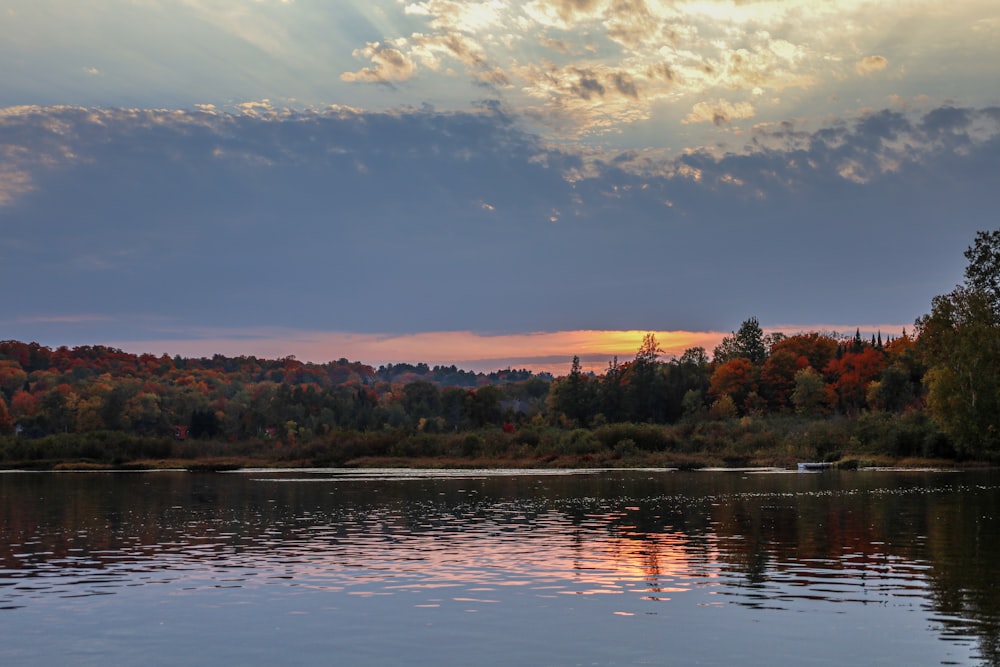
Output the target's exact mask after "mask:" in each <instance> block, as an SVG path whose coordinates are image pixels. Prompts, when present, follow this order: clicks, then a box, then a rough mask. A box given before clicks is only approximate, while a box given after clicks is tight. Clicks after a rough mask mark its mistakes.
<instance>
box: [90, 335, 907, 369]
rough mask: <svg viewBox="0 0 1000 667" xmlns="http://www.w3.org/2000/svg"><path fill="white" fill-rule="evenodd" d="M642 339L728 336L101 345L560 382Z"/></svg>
mask: <svg viewBox="0 0 1000 667" xmlns="http://www.w3.org/2000/svg"><path fill="white" fill-rule="evenodd" d="M856 329H857V330H859V331H860V332H861V333H862V335H863V336H866V337H867V336H870V335H875V333H876V331H877V332H880V333H881V335H882V336H886V335H888V334H892V335H895V334H896V333H898V332H899V331H901V330H903V329H904V328H903V327H900V326H897V325H891V324H886V325H862V326H860V327H855V326H850V327H846V326H832V325H823V326H817V327H795V326H790V325H782V326H779V327H767V326H765V327H764V330H765V333H775V332H781V333H784V334H786V335H793V334H796V333H802V332H807V331H819V332H831V333H830V335H838V334H836V333H833V332H837V331H841V332H850V333H851V334H853V332H854V331H855V330H856ZM647 334H653V335H654V336H656V340H657V343H658V344H659V346H660V349H661V355H660V359H661V360H669V359H672V358H676V357H679V356H680V355H682V354H683V353H684V351H685V350H688V349H691V348H694V347H701V348H703V349H704V350H705V351H706V352H707V353H708V354H709V355H711V354H712V351H713V350H714V349H715V347H716V346H717V345H718V344H719V343H720V342H722V339H723V338H724V337H725V336H729V335H732V332H731V331H650V330H645V329H628V330H596V329H578V330H571V331H539V332H531V333H509V334H490V333H478V332H473V331H428V332H419V333H404V334H385V333H349V332H336V331H303V330H295V329H283V328H256V329H200V330H190V331H184V332H181V331H178V332H176V335H175V337H166V338H157V339H150V340H130V341H110V342H107V343H106V344H108V345H111V346H113V347H117V348H121V349H123V350H125V351H128V352H133V353H137V354H141V353H151V354H164V353H166V354H169V355H171V356H173V355H175V354H179V355H181V356H184V357H211V356H213V355H215V354H222V355H225V356H241V355H246V356H256V357H261V358H271V359H274V358H281V357H287V356H290V355H291V356H294V357H296V358H297V359H299V360H300V361H307V362H313V363H325V362H328V361H335V360H337V359H347V360H349V361H356V362H361V363H364V364H368V365H370V366H373V367H375V368H378V367H379V366H382V365H385V364H398V363H409V364H417V363H426V364H428V365H430V366H432V367H433V366H451V365H454V366H457V367H458V368H460V369H463V370H467V371H475V372H484V373H489V372H492V371H497V370H502V369H505V368H513V369H527V370H530V371H532V372H535V373H543V372H544V373H551V374H553V375H555V376H557V377H558V376H561V375H566V374H567V373H568V372H569V370H570V365H571V364H572V360H573V357H574V356H576V357H579V358H580V367H581V369H582V370H583V371H584V372H585V373H591V372H593V373H595V374H598V375H600V374H603V373H604V371H605V370H607V367H608V363H609V362H611V361H612V360H614V359H615V358H617V359H618V361H619V362H620V363H622V362H626V361H629V360H630V359H633V358H634V357H635V354H636V352H638V350H639V348H640V347H641V345H642V341H643V338H644V337H645V336H646V335H647Z"/></svg>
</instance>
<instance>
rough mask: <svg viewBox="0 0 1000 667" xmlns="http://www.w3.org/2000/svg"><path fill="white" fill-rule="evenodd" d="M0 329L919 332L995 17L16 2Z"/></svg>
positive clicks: (849, 5) (138, 332) (896, 11)
mask: <svg viewBox="0 0 1000 667" xmlns="http://www.w3.org/2000/svg"><path fill="white" fill-rule="evenodd" d="M0 62H3V63H4V66H3V68H0V285H2V286H3V305H2V306H0V339H16V340H23V341H37V342H39V343H41V344H43V345H49V346H53V347H55V346H60V345H68V346H74V345H94V344H102V345H111V346H114V347H120V348H122V349H125V350H127V351H131V352H151V353H154V354H160V353H168V354H171V355H173V354H181V355H182V356H211V355H212V354H215V353H219V354H226V355H240V354H253V355H257V356H264V357H281V356H287V355H295V356H296V357H297V358H299V359H302V360H309V361H317V362H323V361H329V360H335V359H339V358H348V359H350V360H352V361H362V362H365V363H370V364H373V365H376V366H377V365H380V364H383V363H389V362H391V363H398V362H410V363H417V362H426V363H430V364H431V365H435V364H445V365H450V364H452V363H455V364H457V365H459V366H460V367H463V368H467V369H470V370H485V371H488V370H496V369H498V368H506V367H508V366H510V367H514V368H531V369H534V370H549V371H551V372H554V373H556V374H561V373H565V372H566V371H568V369H569V363H570V360H571V358H572V357H573V356H574V355H578V356H579V357H580V358H581V360H582V362H583V365H584V368H585V369H590V370H595V371H598V372H600V370H601V369H603V368H605V367H606V366H607V363H608V361H609V360H611V359H612V358H613V357H614V356H618V357H619V358H620V359H621V360H627V359H629V358H631V357H632V356H634V354H635V352H636V351H637V350H638V347H639V344H640V343H641V341H642V336H643V334H644V333H646V332H655V333H656V335H657V337H658V340H659V341H660V343H661V346H662V347H663V349H664V357H669V356H670V355H673V354H679V353H680V352H682V351H683V350H684V349H686V348H688V347H693V346H702V347H705V348H706V349H707V350H708V351H709V352H711V350H712V348H713V347H714V346H715V345H716V344H717V343H718V342H719V340H720V339H721V337H722V336H723V335H726V334H728V333H730V332H731V331H733V330H735V329H737V328H738V327H739V325H740V323H741V322H742V321H743V320H745V319H747V318H749V317H756V318H758V320H759V321H760V323H761V325H762V326H763V328H764V329H765V331H784V332H787V333H794V332H800V331H822V332H836V333H843V334H849V335H853V333H854V331H855V330H856V329H860V330H861V331H862V332H865V334H866V335H868V333H870V332H875V331H881V332H882V333H883V334H885V335H898V334H899V333H901V331H902V329H903V328H904V327H905V328H906V329H907V330H912V326H913V322H914V320H915V319H916V318H918V317H920V316H921V315H922V314H924V313H926V312H928V311H929V309H930V302H931V299H932V298H933V297H934V296H935V295H938V294H943V293H947V292H948V291H950V290H951V289H952V288H953V287H954V286H955V284H956V283H958V282H960V281H961V280H962V271H963V269H964V266H965V258H964V257H963V254H962V253H963V251H964V250H965V249H966V248H967V247H968V246H969V245H971V243H972V241H973V239H974V236H975V232H976V231H977V230H987V229H995V228H996V227H997V220H998V216H997V211H998V210H1000V65H998V64H997V63H1000V8H998V7H997V5H996V2H995V0H954V1H953V2H950V3H947V4H942V3H939V2H923V1H918V0H912V1H911V0H905V1H904V0H898V1H897V0H888V1H880V2H867V1H861V0H831V1H828V2H815V1H814V0H727V1H721V0H702V1H692V2H679V1H669V0H528V1H523V2H515V1H507V0H487V1H484V2H464V1H460V0H426V1H423V2H413V1H410V0H364V1H363V2H362V1H354V0H337V1H336V2H331V1H329V0H74V1H73V2H72V3H68V2H64V1H63V0H5V1H4V2H3V3H2V5H0Z"/></svg>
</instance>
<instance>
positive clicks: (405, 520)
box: [0, 470, 1000, 666]
mask: <svg viewBox="0 0 1000 667" xmlns="http://www.w3.org/2000/svg"><path fill="white" fill-rule="evenodd" d="M998 499H1000V477H998V476H997V475H996V474H995V473H990V472H932V471H923V472H914V471H907V472H879V471H858V472H850V473H847V472H845V473H837V472H833V471H824V472H822V473H815V474H811V473H791V474H777V473H775V474H762V473H758V472H754V471H741V472H732V471H729V472H684V473H681V472H671V471H662V470H642V471H568V472H552V471H546V472H541V471H539V472H535V473H531V474H529V473H524V472H518V471H491V472H487V471H460V472H440V471H439V472H432V471H386V470H376V471H359V470H308V471H292V472H288V471H284V472H283V471H244V472H239V473H227V474H196V473H186V472H155V473H6V474H0V664H3V665H37V664H73V665H102V666H103V665H131V664H144V665H160V664H162V665H177V664H185V665H218V664H242V665H275V664H280V665H306V664H308V665H315V664H316V663H317V661H319V662H320V663H321V664H343V665H513V664H519V665H734V664H740V665H769V666H772V665H843V664H847V663H849V662H855V663H858V664H866V665H878V664H884V665H904V664H905V665H941V664H945V665H947V664H956V665H1000V650H998V636H1000V586H998V584H997V581H998V576H1000V562H998V561H1000V559H998V556H1000V525H998V520H997V519H998V514H997V510H998V504H997V503H998Z"/></svg>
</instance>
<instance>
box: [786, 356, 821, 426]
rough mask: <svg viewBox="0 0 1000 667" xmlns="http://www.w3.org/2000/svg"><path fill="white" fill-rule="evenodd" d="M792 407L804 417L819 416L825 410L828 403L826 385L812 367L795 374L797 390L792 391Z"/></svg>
mask: <svg viewBox="0 0 1000 667" xmlns="http://www.w3.org/2000/svg"><path fill="white" fill-rule="evenodd" d="M791 399H792V405H794V406H795V411H796V412H798V413H799V414H803V415H810V416H814V415H818V414H821V413H822V412H823V410H824V404H825V403H826V383H825V382H823V376H822V375H820V374H819V373H818V372H817V371H816V370H815V369H813V368H812V367H811V366H807V367H806V368H803V369H802V370H800V371H798V372H797V373H796V374H795V388H794V389H793V390H792V396H791Z"/></svg>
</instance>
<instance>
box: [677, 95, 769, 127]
mask: <svg viewBox="0 0 1000 667" xmlns="http://www.w3.org/2000/svg"><path fill="white" fill-rule="evenodd" d="M754 113H755V112H754V108H753V105H752V104H750V103H749V102H737V103H736V104H733V103H732V102H730V101H728V100H718V101H716V102H712V103H709V102H698V103H697V104H696V105H694V108H692V109H691V113H689V114H688V115H687V116H685V118H684V120H683V121H681V122H682V123H712V124H713V125H717V126H718V125H728V124H729V123H731V122H732V121H733V120H736V119H744V118H753V117H754Z"/></svg>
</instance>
